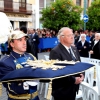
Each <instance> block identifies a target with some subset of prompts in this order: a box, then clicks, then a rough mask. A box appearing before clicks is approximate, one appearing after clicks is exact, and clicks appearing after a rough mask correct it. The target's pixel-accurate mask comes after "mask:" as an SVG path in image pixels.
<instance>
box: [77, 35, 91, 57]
mask: <svg viewBox="0 0 100 100" xmlns="http://www.w3.org/2000/svg"><path fill="white" fill-rule="evenodd" d="M76 46H77V49H78V51H79V54H80V56H81V57H89V53H88V52H89V42H87V41H86V35H85V34H81V35H80V39H79V42H78V43H77V45H76Z"/></svg>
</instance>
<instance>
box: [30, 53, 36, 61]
mask: <svg viewBox="0 0 100 100" xmlns="http://www.w3.org/2000/svg"><path fill="white" fill-rule="evenodd" d="M29 54H30V55H31V56H32V57H33V58H34V60H37V59H36V57H35V56H33V55H32V54H31V53H29Z"/></svg>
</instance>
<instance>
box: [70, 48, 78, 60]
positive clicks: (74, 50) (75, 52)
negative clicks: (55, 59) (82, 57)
mask: <svg viewBox="0 0 100 100" xmlns="http://www.w3.org/2000/svg"><path fill="white" fill-rule="evenodd" d="M71 48H72V50H73V53H74V55H75V57H76V60H78V55H77V51H76V49H75V48H73V47H71Z"/></svg>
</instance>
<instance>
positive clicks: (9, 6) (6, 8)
mask: <svg viewBox="0 0 100 100" xmlns="http://www.w3.org/2000/svg"><path fill="white" fill-rule="evenodd" d="M0 12H5V13H18V14H28V15H31V14H32V5H31V4H27V3H22V2H13V1H12V2H8V1H6V0H0Z"/></svg>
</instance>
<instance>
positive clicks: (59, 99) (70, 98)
mask: <svg viewBox="0 0 100 100" xmlns="http://www.w3.org/2000/svg"><path fill="white" fill-rule="evenodd" d="M75 98H76V92H75V93H73V94H70V97H68V98H67V96H66V97H61V98H57V97H54V100H75Z"/></svg>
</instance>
